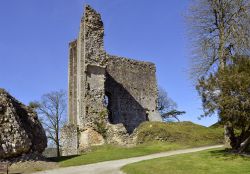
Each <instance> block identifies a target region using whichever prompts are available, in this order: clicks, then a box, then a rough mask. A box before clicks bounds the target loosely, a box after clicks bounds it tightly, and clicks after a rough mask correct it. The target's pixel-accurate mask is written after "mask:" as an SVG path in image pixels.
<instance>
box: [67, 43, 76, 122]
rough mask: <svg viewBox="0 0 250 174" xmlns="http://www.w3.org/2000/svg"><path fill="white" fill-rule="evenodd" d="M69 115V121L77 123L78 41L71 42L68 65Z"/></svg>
mask: <svg viewBox="0 0 250 174" xmlns="http://www.w3.org/2000/svg"><path fill="white" fill-rule="evenodd" d="M68 69H69V70H68V76H69V77H68V89H69V90H68V115H69V123H70V124H77V117H76V115H77V113H76V110H77V41H73V42H70V44H69V67H68Z"/></svg>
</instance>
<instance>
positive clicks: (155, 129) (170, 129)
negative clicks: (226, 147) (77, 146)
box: [54, 122, 223, 167]
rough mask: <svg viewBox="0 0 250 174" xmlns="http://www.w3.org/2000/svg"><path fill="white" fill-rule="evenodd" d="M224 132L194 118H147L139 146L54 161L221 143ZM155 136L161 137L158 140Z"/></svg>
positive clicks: (95, 159)
mask: <svg viewBox="0 0 250 174" xmlns="http://www.w3.org/2000/svg"><path fill="white" fill-rule="evenodd" d="M222 135H223V133H222V129H212V128H206V127H203V126H200V125H196V124H193V123H191V122H183V123H159V122H146V123H143V124H142V125H141V126H140V127H139V128H138V137H140V138H139V141H140V142H141V143H143V144H140V145H137V146H136V147H130V148H125V147H119V146H111V145H105V146H100V147H93V149H92V151H91V152H87V153H85V154H82V155H80V156H72V157H60V158H56V159H54V161H56V162H59V164H60V166H62V167H66V166H77V165H83V164H90V163H96V162H101V161H108V160H116V159H122V158H129V157H135V156H142V155H148V154H152V153H157V152H163V151H169V150H176V149H183V148H189V147H195V146H204V145H213V144H220V143H221V142H222V139H223V136H222ZM156 137H157V138H156ZM155 139H158V140H159V141H155Z"/></svg>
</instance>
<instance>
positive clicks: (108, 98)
mask: <svg viewBox="0 0 250 174" xmlns="http://www.w3.org/2000/svg"><path fill="white" fill-rule="evenodd" d="M103 104H104V106H105V107H107V109H108V119H109V122H110V123H114V119H113V115H112V101H111V94H110V93H109V92H106V93H105V97H104V102H103Z"/></svg>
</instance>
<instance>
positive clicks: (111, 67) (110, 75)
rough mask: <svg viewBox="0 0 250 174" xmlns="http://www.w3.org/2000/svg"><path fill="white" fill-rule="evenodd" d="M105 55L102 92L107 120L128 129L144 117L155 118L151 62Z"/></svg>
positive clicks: (154, 95)
mask: <svg viewBox="0 0 250 174" xmlns="http://www.w3.org/2000/svg"><path fill="white" fill-rule="evenodd" d="M107 56H108V59H107V60H108V63H107V80H106V83H105V90H106V95H107V96H108V98H109V105H108V109H109V112H110V113H109V120H110V122H111V123H113V124H118V123H123V124H124V126H125V127H126V129H127V131H128V132H130V133H131V132H132V131H133V130H134V129H135V128H136V127H138V125H139V124H140V123H142V122H143V121H146V120H158V121H160V117H158V118H157V117H156V118H155V115H157V111H156V99H157V86H156V77H155V71H156V70H155V65H154V64H153V63H148V62H141V61H135V60H132V59H127V58H122V57H117V56H111V55H107Z"/></svg>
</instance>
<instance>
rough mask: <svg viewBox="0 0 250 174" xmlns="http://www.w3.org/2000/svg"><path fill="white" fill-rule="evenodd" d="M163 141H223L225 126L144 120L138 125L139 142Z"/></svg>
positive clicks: (196, 142)
mask: <svg viewBox="0 0 250 174" xmlns="http://www.w3.org/2000/svg"><path fill="white" fill-rule="evenodd" d="M152 141H161V142H167V143H177V144H183V145H189V146H204V145H213V144H221V143H223V128H221V127H205V126H201V125H197V124H194V123H192V122H173V123H162V122H144V123H142V124H141V125H140V126H139V127H138V139H137V142H138V143H147V142H152Z"/></svg>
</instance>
